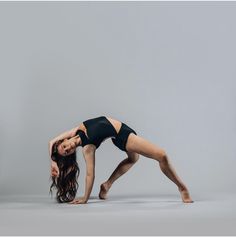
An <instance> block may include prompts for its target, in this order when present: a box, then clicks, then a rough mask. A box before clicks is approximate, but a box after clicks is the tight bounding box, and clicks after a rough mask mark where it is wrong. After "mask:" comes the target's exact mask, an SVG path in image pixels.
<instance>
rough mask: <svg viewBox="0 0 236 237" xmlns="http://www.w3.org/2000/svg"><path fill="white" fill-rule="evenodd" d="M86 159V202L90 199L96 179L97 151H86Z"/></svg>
mask: <svg viewBox="0 0 236 237" xmlns="http://www.w3.org/2000/svg"><path fill="white" fill-rule="evenodd" d="M84 159H85V162H86V178H85V181H86V185H85V193H84V199H85V200H86V202H87V201H88V199H89V197H90V194H91V191H92V188H93V183H94V179H95V153H94V151H90V152H86V153H85V154H84Z"/></svg>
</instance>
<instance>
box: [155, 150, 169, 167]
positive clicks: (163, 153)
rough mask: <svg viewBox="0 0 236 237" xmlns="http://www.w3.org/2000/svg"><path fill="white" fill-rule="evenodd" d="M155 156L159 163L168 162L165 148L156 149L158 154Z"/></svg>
mask: <svg viewBox="0 0 236 237" xmlns="http://www.w3.org/2000/svg"><path fill="white" fill-rule="evenodd" d="M157 157H158V161H159V162H160V163H163V164H167V163H168V156H167V153H166V151H165V150H163V149H161V150H159V151H158V154H157Z"/></svg>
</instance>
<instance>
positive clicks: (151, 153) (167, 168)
mask: <svg viewBox="0 0 236 237" xmlns="http://www.w3.org/2000/svg"><path fill="white" fill-rule="evenodd" d="M126 149H127V150H128V151H130V152H136V153H138V154H140V155H143V156H145V157H148V158H151V159H154V160H156V161H158V162H159V165H160V168H161V171H162V172H163V173H164V174H165V175H166V176H167V177H168V178H169V179H170V180H171V181H173V182H174V183H175V184H176V185H177V187H178V190H179V192H180V194H181V198H182V200H183V202H185V203H192V202H193V201H192V199H191V197H190V194H189V191H188V188H187V186H186V185H185V184H184V183H183V181H182V180H181V179H180V177H179V176H178V175H177V173H176V172H175V170H174V168H173V166H172V165H171V163H170V160H169V158H168V156H167V154H166V152H165V151H164V150H163V149H161V148H159V147H157V146H156V145H154V144H152V143H151V142H149V141H148V140H146V139H144V138H142V137H139V136H137V135H135V134H133V133H131V134H130V135H129V137H128V141H127V145H126Z"/></svg>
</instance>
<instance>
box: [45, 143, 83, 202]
mask: <svg viewBox="0 0 236 237" xmlns="http://www.w3.org/2000/svg"><path fill="white" fill-rule="evenodd" d="M62 142H63V140H59V141H57V142H55V143H54V144H53V147H52V157H51V158H52V160H54V161H55V162H56V163H57V166H58V168H59V177H51V179H52V184H51V186H50V193H51V195H52V189H53V188H56V189H57V193H56V200H57V202H59V203H63V202H70V201H72V200H73V199H74V198H75V196H76V193H77V190H78V187H79V184H78V182H77V179H78V177H79V173H80V169H79V165H78V163H77V161H76V152H74V153H72V154H70V155H67V156H61V155H60V154H59V153H58V151H57V147H58V145H60V144H61V143H62Z"/></svg>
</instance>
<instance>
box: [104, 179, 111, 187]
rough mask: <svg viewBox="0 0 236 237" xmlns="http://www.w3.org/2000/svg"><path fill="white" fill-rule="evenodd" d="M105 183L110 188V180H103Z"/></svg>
mask: <svg viewBox="0 0 236 237" xmlns="http://www.w3.org/2000/svg"><path fill="white" fill-rule="evenodd" d="M105 185H106V186H107V187H108V188H110V187H111V185H112V182H111V181H109V180H107V181H106V182H105Z"/></svg>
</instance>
